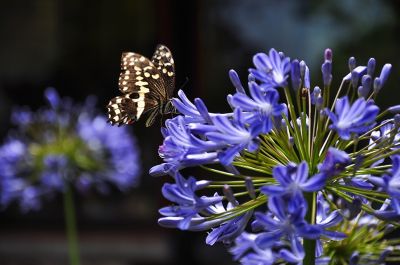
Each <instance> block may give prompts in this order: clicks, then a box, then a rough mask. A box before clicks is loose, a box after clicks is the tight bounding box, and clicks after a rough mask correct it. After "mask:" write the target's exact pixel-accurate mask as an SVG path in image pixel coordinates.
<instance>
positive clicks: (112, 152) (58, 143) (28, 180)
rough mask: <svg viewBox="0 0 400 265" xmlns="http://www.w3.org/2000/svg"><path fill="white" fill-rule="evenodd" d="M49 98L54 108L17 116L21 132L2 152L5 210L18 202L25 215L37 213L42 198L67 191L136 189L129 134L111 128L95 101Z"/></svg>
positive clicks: (0, 195)
mask: <svg viewBox="0 0 400 265" xmlns="http://www.w3.org/2000/svg"><path fill="white" fill-rule="evenodd" d="M45 97H46V99H47V100H48V102H49V107H44V108H41V109H39V110H38V111H36V112H33V111H30V110H28V109H26V108H17V109H15V110H14V111H13V114H12V121H13V123H14V124H15V126H16V128H15V129H13V130H11V131H10V132H9V135H8V137H7V139H6V140H5V142H4V143H3V145H2V146H0V157H1V159H0V206H1V207H2V208H5V207H7V206H8V205H9V204H10V203H11V202H13V201H17V202H19V204H20V205H21V209H22V210H23V211H24V212H26V211H28V210H37V209H39V208H40V207H41V201H42V200H41V199H42V197H48V196H51V194H53V193H54V192H64V191H65V189H66V186H67V185H73V186H75V187H76V188H77V189H78V190H79V191H80V192H86V191H88V189H90V188H91V187H93V188H95V189H96V190H98V191H99V192H102V193H107V192H108V191H109V189H110V188H109V185H108V184H113V185H115V186H116V187H117V188H119V189H120V190H127V189H129V188H131V187H134V186H136V185H137V182H138V176H139V170H140V166H139V164H138V163H139V161H138V151H137V148H136V143H135V139H134V138H133V136H132V135H131V132H130V131H129V130H128V129H127V128H116V127H112V126H111V125H109V124H108V123H107V120H106V118H104V117H103V115H98V114H97V113H96V108H95V101H94V99H93V98H91V97H89V98H88V99H87V101H86V102H85V104H82V105H80V104H75V103H73V102H72V100H70V99H67V98H65V99H64V98H60V97H59V96H58V94H57V92H56V91H55V90H54V89H47V90H46V91H45Z"/></svg>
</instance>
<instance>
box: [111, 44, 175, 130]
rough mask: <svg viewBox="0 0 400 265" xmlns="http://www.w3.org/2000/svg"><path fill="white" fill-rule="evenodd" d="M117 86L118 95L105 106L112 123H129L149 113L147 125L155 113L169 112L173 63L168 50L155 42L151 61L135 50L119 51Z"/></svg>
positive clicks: (170, 109) (173, 86) (173, 77)
mask: <svg viewBox="0 0 400 265" xmlns="http://www.w3.org/2000/svg"><path fill="white" fill-rule="evenodd" d="M118 86H119V90H120V91H121V93H122V95H121V96H117V97H115V98H113V99H111V100H110V102H109V104H108V105H107V110H108V120H109V121H110V123H111V124H112V125H121V124H132V123H133V122H135V121H137V120H138V119H139V118H140V117H141V116H142V115H143V114H149V115H148V119H147V121H146V126H147V127H148V126H150V125H151V124H152V123H153V122H154V119H155V117H156V116H157V115H164V114H168V113H171V112H173V108H171V106H172V105H171V101H170V99H171V97H172V94H173V91H174V88H175V65H174V60H173V58H172V54H171V51H170V50H169V49H168V48H167V47H166V46H164V45H158V46H157V48H156V51H155V52H154V55H153V57H152V58H151V60H149V59H148V58H146V57H144V56H142V55H140V54H137V53H133V52H126V53H123V54H122V58H121V74H120V76H119V82H118Z"/></svg>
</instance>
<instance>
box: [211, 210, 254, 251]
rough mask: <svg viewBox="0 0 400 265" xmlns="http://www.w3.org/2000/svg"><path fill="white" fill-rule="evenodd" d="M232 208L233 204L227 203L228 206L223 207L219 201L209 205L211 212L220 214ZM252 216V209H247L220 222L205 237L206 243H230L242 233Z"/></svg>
mask: <svg viewBox="0 0 400 265" xmlns="http://www.w3.org/2000/svg"><path fill="white" fill-rule="evenodd" d="M233 208H234V207H233V205H232V204H231V203H228V206H227V208H226V209H225V208H224V206H223V205H222V202H219V203H217V204H215V205H212V206H210V207H209V210H212V213H214V214H221V213H224V212H226V211H228V210H230V209H233ZM252 216H253V211H248V212H246V213H245V214H243V215H240V216H238V217H235V218H233V219H231V220H229V221H227V222H224V223H222V224H221V225H220V226H219V227H217V228H213V229H212V231H211V232H210V233H209V234H208V236H207V238H206V243H207V244H209V245H214V244H215V243H216V242H223V243H224V244H229V243H231V242H232V241H233V240H235V238H236V237H238V236H239V235H240V234H242V233H243V231H244V229H245V228H246V225H247V223H248V222H249V220H250V218H251V217H252Z"/></svg>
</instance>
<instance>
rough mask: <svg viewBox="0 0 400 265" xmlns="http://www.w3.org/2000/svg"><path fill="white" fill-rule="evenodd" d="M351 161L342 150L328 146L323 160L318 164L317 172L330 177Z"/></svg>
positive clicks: (338, 172)
mask: <svg viewBox="0 0 400 265" xmlns="http://www.w3.org/2000/svg"><path fill="white" fill-rule="evenodd" d="M350 163H351V158H350V157H349V155H348V154H347V153H346V152H345V151H342V150H339V149H336V148H334V147H329V149H328V152H327V153H326V156H325V159H324V161H323V162H322V163H321V164H320V165H318V170H319V173H322V174H324V175H326V176H327V177H332V176H336V175H338V174H340V173H341V172H342V171H343V170H344V169H345V168H346V166H348V165H349V164H350Z"/></svg>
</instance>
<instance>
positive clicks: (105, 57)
mask: <svg viewBox="0 0 400 265" xmlns="http://www.w3.org/2000/svg"><path fill="white" fill-rule="evenodd" d="M0 36H1V38H0V124H1V126H0V135H1V136H3V137H4V136H5V135H6V133H7V131H8V130H9V128H10V118H9V117H10V113H11V110H12V107H13V106H15V105H19V106H25V105H26V106H29V107H31V108H32V109H36V108H39V107H40V106H42V105H43V104H44V99H43V91H44V89H45V88H46V87H49V86H51V87H55V88H56V89H57V90H58V91H59V93H60V94H61V95H62V96H69V97H71V98H73V99H74V100H76V101H83V100H84V99H85V98H86V96H88V95H95V96H97V98H98V102H97V104H98V107H99V108H100V109H101V110H103V111H104V115H106V110H105V105H106V104H107V103H108V101H109V100H110V99H111V98H112V97H114V96H116V95H118V93H119V91H118V86H117V83H118V76H119V72H120V56H121V52H123V51H134V52H137V53H140V54H143V55H145V56H147V57H151V55H152V54H153V52H154V49H155V47H156V45H157V44H158V43H163V44H165V45H167V46H168V47H169V48H170V49H171V51H172V53H173V57H174V59H175V64H176V77H177V82H176V86H177V89H179V88H182V89H183V90H185V92H186V94H187V95H188V96H189V97H190V98H194V97H202V98H203V99H204V101H205V102H206V103H207V105H208V107H209V110H210V111H213V112H223V111H226V110H228V105H227V104H225V103H224V104H221V102H225V98H226V95H227V94H228V93H232V92H233V87H232V85H231V84H230V82H229V78H228V75H227V73H228V70H229V69H232V68H233V69H235V70H237V72H238V73H239V75H240V76H241V78H242V79H243V80H246V79H247V73H248V72H247V69H248V68H249V67H251V65H252V55H254V54H255V53H256V52H260V51H264V52H266V51H268V50H269V49H270V48H271V47H275V48H276V49H277V50H280V51H284V52H285V54H286V55H287V56H289V57H291V58H299V59H304V60H305V61H306V62H307V64H308V66H309V67H310V70H311V77H312V85H313V86H315V85H319V84H321V74H320V65H321V63H322V60H323V52H324V49H325V48H327V47H329V48H332V49H333V61H334V65H333V67H334V69H333V73H334V81H333V82H334V83H333V84H334V87H335V85H337V84H338V83H339V82H340V81H341V78H342V76H343V75H344V74H346V73H347V72H348V67H347V59H348V57H350V56H355V57H356V59H357V63H358V64H366V62H367V60H368V58H370V57H375V58H376V60H377V68H378V69H379V71H380V67H382V66H383V64H384V63H386V62H388V63H392V64H393V66H394V67H393V69H392V75H391V77H390V78H389V81H388V83H387V85H386V86H385V88H384V89H383V90H382V91H381V95H380V97H379V98H378V103H379V104H380V105H381V106H382V107H383V106H388V105H390V104H395V103H397V104H398V102H399V101H398V95H400V94H399V92H398V91H397V90H398V86H397V83H396V82H397V81H399V66H400V53H399V48H398V47H400V2H399V1H396V0H392V1H374V0H353V1H346V0H331V1H306V0H300V1H285V0H280V1H272V0H270V1H265V0H260V1H255V0H254V1H240V0H232V1H224V0H213V1H211V0H205V1H204V0H203V1H202V0H192V1H185V2H182V1H176V0H146V1H145V0H143V1H134V0H120V1H102V0H98V1H78V0H68V1H66V0H60V1H50V0H36V1H18V0H17V1H3V2H2V7H1V9H0ZM187 79H188V82H187V84H185V80H187ZM132 127H133V132H134V134H135V135H136V138H137V142H138V145H139V149H140V160H141V161H140V163H141V167H142V174H141V177H140V184H139V186H138V187H137V188H134V189H131V190H130V191H129V192H127V193H117V192H116V193H112V194H111V196H98V195H96V194H91V195H88V196H80V195H77V196H76V204H77V205H76V207H77V219H78V229H79V237H80V248H81V254H82V264H83V265H91V264H96V265H131V264H149V265H150V264H154V265H156V264H159V265H162V264H207V265H214V264H215V265H217V264H218V265H224V264H235V263H234V262H233V261H231V257H230V255H229V254H228V253H227V252H226V250H225V247H224V246H222V245H217V246H213V247H210V246H206V245H205V243H204V239H205V237H206V233H205V232H204V233H192V232H181V231H178V230H168V229H164V228H161V227H159V226H158V225H157V218H158V212H157V210H158V209H159V208H161V207H162V206H165V204H166V203H167V202H166V201H164V200H163V198H162V196H161V191H160V188H161V186H162V183H163V182H165V181H167V180H168V178H167V177H162V178H153V177H151V176H149V175H148V174H147V172H148V169H149V168H150V167H151V166H153V165H155V164H158V163H160V162H161V160H160V159H159V157H158V155H157V148H158V145H159V144H160V143H161V141H162V137H161V134H160V130H159V126H158V122H156V123H155V125H154V126H153V127H150V128H145V126H144V121H142V122H138V123H137V124H134V125H133V126H132ZM0 264H1V265H31V264H32V265H33V264H35V265H46V264H61V265H63V264H68V256H67V247H66V240H65V234H64V219H63V209H62V198H61V197H60V198H58V197H55V198H54V199H53V200H52V201H48V202H46V203H45V205H44V206H43V207H42V209H41V210H40V211H36V212H30V213H27V214H21V213H20V211H19V208H18V207H17V206H16V205H11V206H10V207H9V208H7V209H6V210H4V211H2V212H0Z"/></svg>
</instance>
